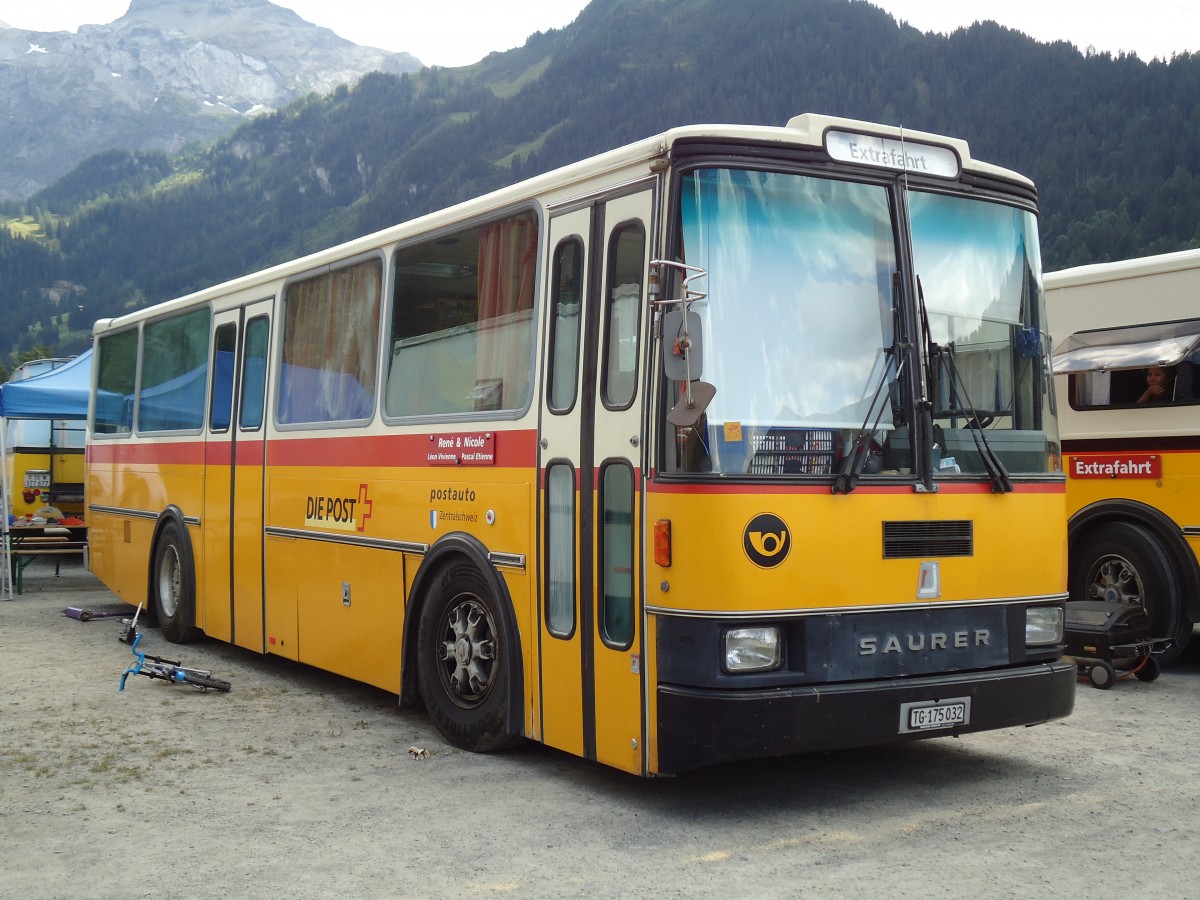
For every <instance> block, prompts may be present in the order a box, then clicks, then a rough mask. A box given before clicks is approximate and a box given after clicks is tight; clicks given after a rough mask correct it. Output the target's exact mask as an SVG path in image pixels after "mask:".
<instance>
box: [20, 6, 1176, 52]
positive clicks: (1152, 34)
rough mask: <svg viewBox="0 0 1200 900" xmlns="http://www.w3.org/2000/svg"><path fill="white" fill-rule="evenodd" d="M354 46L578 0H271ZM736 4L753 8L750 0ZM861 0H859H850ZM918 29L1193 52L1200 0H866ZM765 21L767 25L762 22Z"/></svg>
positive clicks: (39, 21) (477, 37) (543, 15)
mask: <svg viewBox="0 0 1200 900" xmlns="http://www.w3.org/2000/svg"><path fill="white" fill-rule="evenodd" d="M274 2H275V3H276V5H278V6H285V7H288V8H289V9H292V10H294V11H295V12H296V13H297V14H299V15H300V16H301V17H302V18H304V19H307V20H308V21H309V22H313V23H314V24H317V25H321V26H324V27H326V28H329V29H332V30H333V31H334V32H336V33H337V34H338V35H340V36H341V37H343V38H346V39H347V40H350V41H353V42H354V43H356V44H363V45H366V46H369V47H381V48H383V49H385V50H396V51H404V52H406V53H411V54H412V55H413V56H415V57H416V58H417V59H419V60H420V61H421V62H422V63H424V64H425V65H431V66H465V65H470V64H471V63H474V62H478V61H479V60H480V59H482V58H483V57H485V56H487V55H488V54H489V53H491V52H492V51H494V50H511V49H512V48H513V47H519V46H521V45H522V44H524V43H525V39H526V38H527V37H528V36H529V35H531V34H533V33H534V32H537V31H547V30H549V29H552V28H562V27H563V26H564V25H568V24H570V23H571V22H572V21H574V19H575V17H576V16H578V15H579V11H580V10H581V9H583V7H584V6H586V5H587V0H435V2H432V3H431V2H428V0H274ZM728 2H731V3H733V2H737V3H740V4H741V5H742V7H743V8H744V9H745V10H746V11H747V14H749V15H753V11H754V0H728ZM856 2H862V0H856ZM870 2H872V3H873V5H875V6H878V7H881V8H882V9H885V10H886V11H887V12H889V13H891V14H892V15H893V16H895V17H896V18H897V19H901V20H903V21H906V22H908V24H910V25H912V26H913V27H915V28H918V29H920V30H921V31H938V32H943V33H949V32H951V31H953V30H955V29H956V28H961V27H965V26H969V25H971V24H972V23H973V22H975V21H979V20H988V19H990V20H993V21H996V22H999V23H1000V24H1001V25H1004V26H1007V27H1009V28H1013V29H1016V30H1017V31H1022V32H1024V33H1025V34H1028V35H1030V36H1031V37H1033V38H1036V39H1037V40H1039V41H1047V42H1048V41H1055V40H1066V41H1070V42H1071V43H1073V44H1075V45H1076V46H1077V47H1078V48H1079V49H1080V50H1082V51H1086V50H1087V49H1088V48H1089V47H1094V48H1095V49H1096V50H1097V51H1100V52H1104V51H1109V52H1111V53H1120V52H1127V53H1136V54H1137V55H1138V56H1139V57H1141V58H1142V59H1143V60H1146V61H1149V60H1151V59H1153V58H1155V57H1159V58H1163V59H1169V58H1170V57H1171V55H1172V54H1174V53H1181V52H1198V51H1200V0H1138V2H1137V3H1136V4H1133V5H1130V4H1124V3H1115V2H1114V3H1104V2H1097V0H870ZM128 9H129V0H0V22H5V23H7V24H8V25H11V26H13V27H15V28H23V29H28V30H30V31H74V30H76V29H77V28H78V27H79V26H80V25H81V24H93V25H102V24H108V23H109V22H113V21H115V20H116V19H119V18H120V17H121V16H122V15H124V14H125V12H126V10H128ZM763 25H764V27H770V23H769V22H764V23H763Z"/></svg>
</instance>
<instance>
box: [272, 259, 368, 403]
mask: <svg viewBox="0 0 1200 900" xmlns="http://www.w3.org/2000/svg"><path fill="white" fill-rule="evenodd" d="M382 281H383V267H382V264H381V263H380V260H379V259H378V258H372V259H367V260H364V261H363V262H360V263H357V264H355V265H352V266H346V267H343V268H341V269H335V270H334V271H332V272H326V273H324V274H321V275H317V276H315V277H313V278H307V279H305V280H303V281H295V282H293V283H291V284H289V285H288V287H287V294H286V296H285V298H284V306H283V315H284V318H283V367H282V369H281V372H280V380H279V401H278V402H279V409H278V416H279V422H280V423H283V424H297V423H306V422H336V421H347V420H356V419H369V418H370V417H371V413H372V412H373V411H374V408H375V368H376V366H375V360H376V358H377V352H378V343H379V341H378V336H379V307H380V299H381V288H382Z"/></svg>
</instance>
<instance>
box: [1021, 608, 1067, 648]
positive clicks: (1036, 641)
mask: <svg viewBox="0 0 1200 900" xmlns="http://www.w3.org/2000/svg"><path fill="white" fill-rule="evenodd" d="M1062 639H1063V610H1062V607H1061V606H1031V607H1029V608H1027V609H1026V610H1025V643H1026V645H1027V646H1030V647H1040V646H1043V645H1046V644H1061V643H1062Z"/></svg>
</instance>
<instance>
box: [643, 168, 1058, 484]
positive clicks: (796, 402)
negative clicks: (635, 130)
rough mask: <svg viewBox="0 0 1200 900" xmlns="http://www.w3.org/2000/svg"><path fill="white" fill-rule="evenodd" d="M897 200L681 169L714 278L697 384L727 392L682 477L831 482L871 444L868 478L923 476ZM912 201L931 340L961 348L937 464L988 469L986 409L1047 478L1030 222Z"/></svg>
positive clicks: (1000, 440) (695, 238)
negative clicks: (909, 387)
mask: <svg viewBox="0 0 1200 900" xmlns="http://www.w3.org/2000/svg"><path fill="white" fill-rule="evenodd" d="M899 197H900V195H899V194H898V193H897V188H896V187H895V186H889V185H884V184H868V183H856V182H847V181H840V180H836V179H831V178H821V177H816V176H812V175H804V174H796V173H780V172H769V171H756V170H745V169H729V168H705V169H697V170H694V171H691V172H688V173H686V174H685V175H684V176H683V178H682V192H681V198H680V211H679V212H680V233H679V241H680V247H681V253H680V257H681V259H682V261H683V262H685V263H686V264H687V265H689V266H696V267H699V268H701V269H704V270H705V271H706V272H707V273H708V274H707V277H706V279H704V280H705V281H706V282H707V284H701V285H700V289H702V290H705V291H706V292H707V295H708V296H707V298H706V299H704V300H702V301H699V302H697V303H695V304H693V307H692V308H693V310H694V311H695V312H697V313H699V315H700V321H701V330H702V334H703V352H702V359H701V360H700V365H702V371H701V372H700V373H699V374H697V373H695V372H694V371H693V373H692V377H693V378H696V377H701V378H703V380H704V381H706V382H709V383H710V384H712V385H714V386H715V387H716V395H715V397H714V398H713V400H712V402H711V404H710V405H709V406H708V408H707V410H706V413H705V416H704V417H703V418H701V419H700V421H699V422H697V423H696V424H695V425H694V426H690V427H688V428H686V429H680V430H679V431H678V432H677V433H676V441H675V442H674V444H673V445H672V446H669V447H668V448H667V460H666V462H667V466H666V468H667V471H669V472H670V471H674V472H697V473H714V474H720V475H789V474H796V475H824V476H833V475H834V474H836V473H837V471H838V467H839V465H840V460H841V457H843V456H844V455H846V454H847V453H849V452H851V448H852V446H853V445H854V444H855V443H863V442H865V443H867V444H869V447H870V448H871V452H870V453H867V454H865V464H864V465H863V468H862V471H863V473H864V474H869V475H882V476H886V475H895V476H909V475H910V474H911V473H912V471H913V461H912V458H911V450H910V446H911V442H910V439H909V431H910V423H911V422H912V421H914V415H913V413H912V407H913V402H912V400H911V399H910V398H907V397H906V396H905V394H906V392H905V391H904V390H903V389H902V385H903V383H904V381H905V379H904V378H902V377H901V373H902V371H903V367H904V365H905V354H904V353H902V352H901V351H900V350H899V349H898V348H897V342H896V340H895V335H896V330H897V322H898V321H899V320H900V310H899V304H900V302H901V300H900V297H899V296H898V293H899V292H898V288H897V285H898V284H899V283H900V281H899V277H898V268H899V263H898V261H897V249H896V248H897V245H898V241H897V235H896V226H895V225H894V223H895V222H897V221H901V220H902V217H900V216H897V215H895V214H894V209H895V204H896V203H897V202H898V198H899ZM909 204H910V207H909V208H910V215H911V217H912V223H913V226H912V227H913V244H914V256H915V259H916V265H917V272H918V273H919V274H921V276H922V285H923V287H924V292H925V295H926V303H927V308H928V318H929V323H930V328H929V331H930V336H931V341H930V344H932V343H940V344H941V345H943V346H944V347H945V348H946V350H945V352H944V353H942V354H941V356H943V357H945V358H944V359H942V360H940V361H939V365H937V366H934V367H932V368H931V369H930V376H929V377H930V380H931V381H932V384H931V385H930V392H931V399H933V405H934V407H935V410H934V412H935V416H936V424H935V429H934V438H935V442H936V443H938V447H937V448H936V450H935V454H934V456H935V458H934V460H933V461H932V465H933V467H934V472H935V474H938V475H954V474H959V475H962V474H975V473H983V472H986V471H987V469H986V468H985V463H984V461H983V459H982V458H981V452H980V450H979V449H978V447H977V443H978V441H977V440H976V438H975V436H974V435H973V434H972V429H971V428H969V427H968V425H969V424H970V423H969V422H968V416H969V413H968V412H967V410H971V409H973V410H975V412H976V413H977V416H976V418H977V421H978V423H979V424H980V425H982V426H983V427H984V428H985V429H986V431H987V437H988V440H989V441H991V442H992V444H991V445H992V447H993V449H994V451H995V454H996V455H997V456H998V457H999V458H1000V460H1001V461H1002V463H1003V465H1004V466H1005V467H1006V468H1007V469H1008V471H1009V472H1010V473H1014V474H1016V473H1045V472H1046V471H1047V456H1048V438H1050V439H1052V440H1055V441H1056V440H1057V436H1056V434H1055V432H1054V425H1053V416H1052V415H1051V414H1050V410H1049V406H1048V401H1046V402H1043V398H1044V397H1047V396H1048V394H1047V385H1048V380H1047V377H1046V359H1047V356H1046V349H1047V348H1046V347H1045V342H1044V341H1043V340H1042V337H1041V332H1040V331H1038V323H1040V322H1041V321H1042V318H1041V316H1042V314H1041V290H1040V265H1039V260H1038V255H1037V253H1038V251H1037V231H1036V222H1035V220H1034V217H1033V215H1032V214H1031V213H1027V212H1024V211H1022V210H1018V209H1015V208H1011V207H1007V206H1003V205H1000V204H995V203H985V202H981V201H977V200H962V199H959V198H955V197H950V196H943V195H937V194H931V193H924V194H917V193H913V194H912V195H911V199H910V201H909ZM670 339H671V336H670V335H666V336H665V340H667V341H668V342H669V341H670ZM928 351H929V347H928V346H926V347H925V348H924V352H926V353H928ZM951 363H954V364H955V365H956V368H955V369H952V368H951ZM951 371H954V372H956V374H957V379H952V378H951V377H949V375H948V374H947V373H948V372H951ZM985 386H986V390H985ZM672 390H673V392H674V394H673V396H676V397H677V396H678V395H679V393H680V392H681V390H682V386H681V385H678V384H676V385H673V387H672ZM934 391H937V392H938V393H937V395H936V396H934ZM977 394H978V396H976V395H977ZM968 398H969V399H968ZM1001 431H1003V432H1005V433H1004V434H1000V432H1001ZM993 435H996V437H995V439H993ZM1014 436H1017V439H1016V440H1013V439H1012V438H1013V437H1014ZM1006 438H1007V440H1006Z"/></svg>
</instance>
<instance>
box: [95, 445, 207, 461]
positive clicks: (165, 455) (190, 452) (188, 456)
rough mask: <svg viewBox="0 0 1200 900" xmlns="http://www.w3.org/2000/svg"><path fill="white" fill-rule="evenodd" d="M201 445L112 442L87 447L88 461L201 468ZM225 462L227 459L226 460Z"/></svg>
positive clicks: (202, 450)
mask: <svg viewBox="0 0 1200 900" xmlns="http://www.w3.org/2000/svg"><path fill="white" fill-rule="evenodd" d="M204 447H205V444H204V442H203V441H177V442H172V443H165V442H164V443H157V442H156V443H153V444H151V443H145V444H142V443H138V444H134V443H130V442H127V441H113V442H112V443H108V442H107V441H106V442H104V443H102V444H101V443H97V444H91V445H89V446H88V451H87V461H88V463H89V464H95V463H126V464H133V465H145V464H149V463H153V464H155V465H163V466H202V465H204ZM226 462H228V457H227V458H226Z"/></svg>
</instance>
